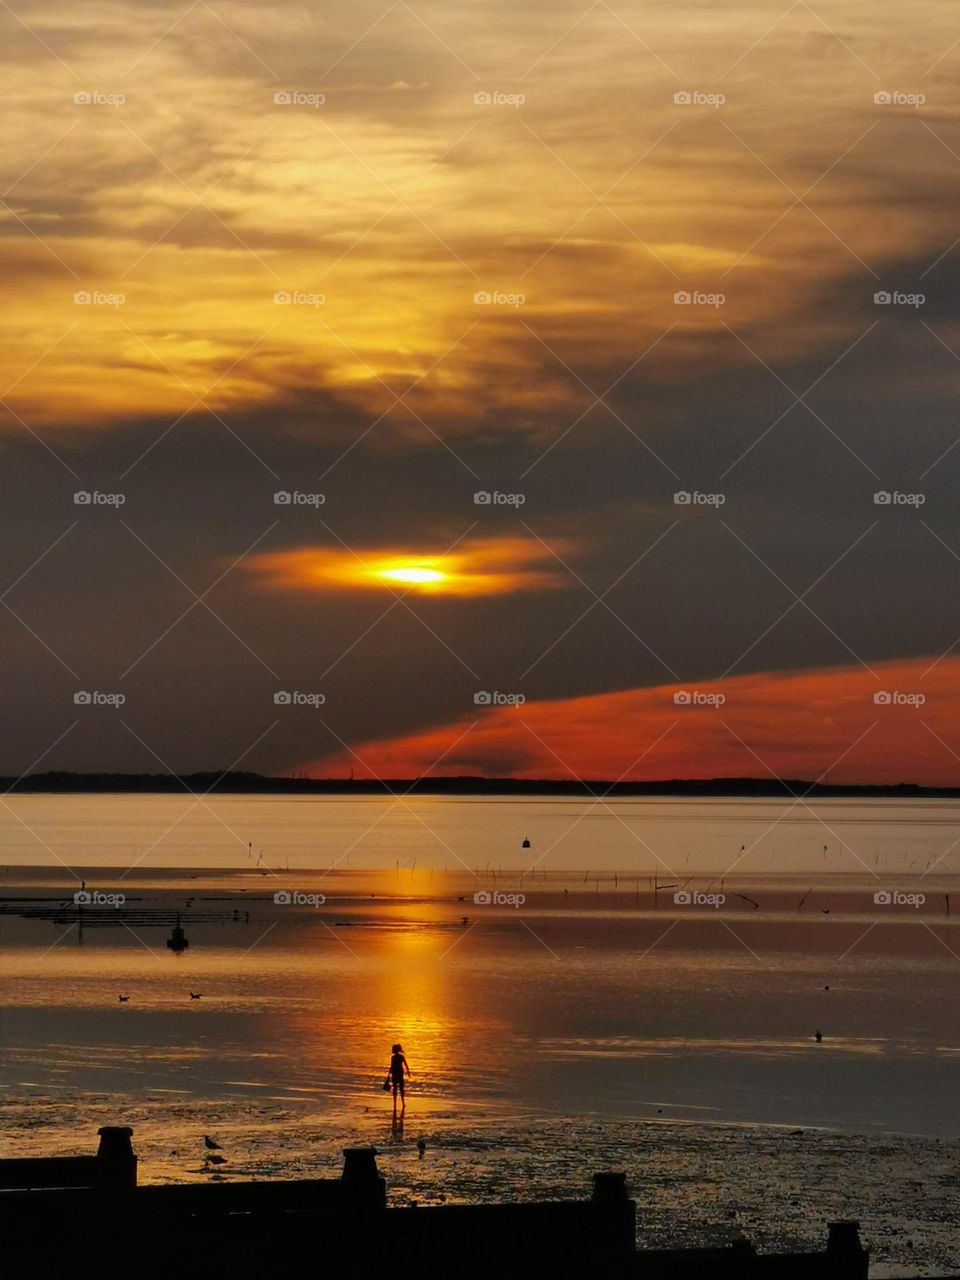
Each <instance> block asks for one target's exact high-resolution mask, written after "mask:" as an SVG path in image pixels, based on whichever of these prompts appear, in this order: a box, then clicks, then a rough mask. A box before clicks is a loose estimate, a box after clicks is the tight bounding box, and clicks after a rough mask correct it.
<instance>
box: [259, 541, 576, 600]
mask: <svg viewBox="0 0 960 1280" xmlns="http://www.w3.org/2000/svg"><path fill="white" fill-rule="evenodd" d="M553 545H554V547H555V548H556V550H557V553H558V554H561V555H562V554H564V553H567V552H569V551H570V550H571V546H572V544H571V543H570V542H568V541H565V540H564V541H559V540H555V541H554V544H553ZM247 568H248V569H249V570H250V571H251V572H253V573H255V574H257V575H258V576H259V577H260V579H261V581H262V582H263V584H264V585H265V586H268V587H274V588H279V589H281V590H291V591H312V592H316V593H321V592H324V591H349V590H357V589H370V588H377V589H379V590H381V591H385V590H393V591H396V592H403V591H410V590H413V591H417V592H427V593H429V594H444V595H458V596H480V595H501V594H505V593H507V592H511V591H520V590H535V589H537V588H545V587H546V588H549V587H560V586H563V585H565V584H566V583H568V582H569V581H570V579H569V577H567V578H566V579H565V577H564V575H562V574H560V573H558V571H557V562H556V560H555V559H554V558H553V557H552V556H551V554H550V552H549V551H548V550H547V549H546V548H545V547H543V546H542V545H541V544H539V543H538V542H535V541H534V540H533V539H532V538H509V537H502V538H474V539H472V540H469V541H465V542H462V543H460V544H458V545H457V546H456V547H454V548H453V549H452V550H450V551H444V550H442V549H441V551H440V552H427V553H425V554H424V553H422V552H419V551H417V550H412V551H411V550H410V549H409V548H402V547H401V548H388V547H375V548H361V549H360V550H358V551H353V550H351V549H349V548H346V547H294V548H292V549H290V550H287V551H271V552H266V553H264V554H262V555H257V556H251V557H250V559H249V560H248V561H247ZM411 569H412V570H414V571H415V572H416V573H423V572H424V571H426V573H425V575H424V577H425V580H423V581H411V580H410V579H408V578H405V577H404V576H403V575H404V574H405V573H407V572H409V571H410V570H411ZM427 575H429V576H427Z"/></svg>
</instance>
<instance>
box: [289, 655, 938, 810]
mask: <svg viewBox="0 0 960 1280" xmlns="http://www.w3.org/2000/svg"><path fill="white" fill-rule="evenodd" d="M935 662H936V660H935V659H928V658H914V659H908V660H904V661H896V662H886V663H880V664H878V665H875V667H874V670H875V672H876V677H874V676H873V675H871V673H870V672H868V671H866V670H864V669H863V668H862V667H859V666H857V667H834V668H831V669H825V670H820V671H801V672H790V673H776V672H774V673H769V672H763V673H758V674H753V675H748V676H737V677H734V678H732V679H727V680H723V681H715V682H702V683H700V684H692V683H691V684H690V685H687V686H684V687H681V686H677V685H661V686H657V687H655V688H647V689H629V690H624V691H622V692H619V693H611V694H597V695H590V696H586V697H580V698H569V699H566V700H563V701H555V702H527V703H525V704H522V705H519V706H515V705H500V706H497V705H492V706H476V707H474V708H472V709H471V713H470V714H468V715H464V716H463V717H462V718H460V719H459V720H457V721H456V722H455V723H453V724H448V725H444V726H440V727H437V728H434V729H429V730H426V731H425V732H423V733H419V734H412V735H410V736H409V737H404V738H395V739H386V740H381V741H375V742H368V743H364V744H362V745H360V746H358V747H357V748H356V753H355V754H352V753H345V752H341V753H338V754H336V755H331V756H327V757H323V758H321V759H320V760H318V761H315V762H314V763H313V764H312V765H311V766H310V769H311V771H312V772H313V774H314V775H315V776H316V775H319V776H323V775H324V774H337V773H340V772H343V771H348V770H349V769H351V768H352V769H354V770H355V772H356V773H357V774H358V776H362V775H364V774H366V775H370V776H375V777H381V778H410V777H417V776H421V775H423V774H426V773H434V774H438V775H444V776H452V775H457V774H486V775H488V776H489V775H497V774H499V775H501V776H502V775H506V774H509V775H512V776H514V777H518V778H557V779H569V778H571V777H575V778H609V779H617V778H621V777H623V778H625V779H638V780H650V779H670V778H713V777H737V776H741V777H742V776H752V777H760V778H762V777H769V776H771V775H776V776H778V777H785V778H808V779H811V780H814V779H820V778H822V779H823V780H824V781H829V782H833V783H871V782H873V783H897V782H916V783H925V784H929V785H940V786H956V785H960V736H958V734H957V726H956V703H957V695H958V692H960V657H952V658H946V659H944V660H942V661H940V662H936V665H934V663H935ZM884 695H886V696H884ZM721 698H722V699H723V701H722V702H720V699H721ZM955 752H956V753H957V754H954V753H955ZM438 761H440V763H439V764H438V763H437V762H438Z"/></svg>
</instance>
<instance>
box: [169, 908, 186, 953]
mask: <svg viewBox="0 0 960 1280" xmlns="http://www.w3.org/2000/svg"><path fill="white" fill-rule="evenodd" d="M189 945H190V940H189V939H188V938H187V936H186V934H185V933H184V932H183V929H182V927H181V925H180V917H179V915H178V916H177V923H176V924H175V925H174V926H173V931H172V932H171V934H170V937H169V938H168V939H167V946H168V947H169V948H170V950H171V951H186V949H187V947H189Z"/></svg>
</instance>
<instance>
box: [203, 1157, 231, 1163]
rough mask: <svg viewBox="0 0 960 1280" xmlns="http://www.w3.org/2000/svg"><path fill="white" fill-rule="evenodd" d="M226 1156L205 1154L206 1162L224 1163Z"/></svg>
mask: <svg viewBox="0 0 960 1280" xmlns="http://www.w3.org/2000/svg"><path fill="white" fill-rule="evenodd" d="M226 1163H227V1158H226V1156H207V1164H226Z"/></svg>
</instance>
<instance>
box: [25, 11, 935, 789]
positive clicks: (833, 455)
mask: <svg viewBox="0 0 960 1280" xmlns="http://www.w3.org/2000/svg"><path fill="white" fill-rule="evenodd" d="M0 58H2V60H3V72H4V88H3V92H2V100H0V112H2V115H3V134H4V143H5V145H4V148H3V152H2V156H0V168H2V173H0V184H2V185H0V278H2V281H3V306H2V307H0V391H2V394H0V448H2V457H3V466H2V469H0V493H2V503H3V530H4V536H3V540H2V577H0V602H2V603H3V606H4V608H3V610H0V644H2V654H3V662H2V664H0V699H2V706H3V708H4V712H5V714H4V733H3V735H2V738H0V771H2V772H3V773H6V774H12V775H18V774H20V773H23V772H25V771H27V770H30V769H31V768H33V767H36V768H62V769H83V770H95V769H105V770H130V771H139V770H149V771H152V772H163V771H164V770H167V769H170V770H175V771H188V770H195V769H224V770H226V769H229V768H231V767H241V768H246V769H255V770H259V771H261V772H264V773H289V772H290V771H292V770H295V769H296V770H299V769H305V770H308V771H310V772H311V773H313V774H314V775H317V776H325V775H326V774H330V773H335V774H343V773H345V772H349V771H350V770H351V769H353V770H354V772H355V773H356V775H357V776H372V775H379V776H384V777H392V778H398V777H408V776H415V775H416V774H418V773H421V772H425V771H431V770H433V771H435V772H438V773H487V774H497V775H500V774H515V775H517V776H522V777H557V778H569V777H571V776H588V777H594V778H598V777H604V778H610V779H613V778H619V777H621V776H623V777H628V778H671V777H710V776H714V775H724V776H729V775H731V774H737V775H742V774H750V775H754V776H768V775H770V774H771V773H778V774H785V775H788V776H791V777H807V778H811V779H814V778H819V777H825V778H829V779H830V780H831V781H833V782H842V781H856V782H865V781H877V782H897V781H916V782H931V783H938V784H953V785H960V728H958V722H957V716H956V708H957V705H958V695H960V647H958V645H960V608H958V600H960V596H958V591H957V587H958V583H960V506H958V503H957V501H956V492H957V484H958V476H960V447H957V445H958V443H960V420H958V416H957V413H956V404H957V392H958V389H960V302H958V298H960V288H958V286H960V242H958V235H960V231H958V227H957V220H956V209H957V206H958V199H960V88H958V80H960V23H958V21H957V19H956V15H955V13H953V12H952V11H951V9H950V8H949V7H948V6H945V5H943V4H940V3H930V2H928V0H921V2H920V3H917V4H914V5H912V6H910V7H909V8H906V7H905V6H903V5H902V4H901V5H894V4H892V3H888V2H887V0H880V2H879V3H870V4H868V3H865V2H861V0H825V2H823V3H815V4H807V3H806V2H805V0H795V2H794V3H793V4H789V3H780V0H776V2H771V0H763V2H758V3H737V2H736V0H734V2H733V3H731V4H729V5H723V6H718V5H716V4H715V3H706V2H704V3H696V2H694V0H679V2H678V0H657V2H655V3H648V4H645V5H641V4H639V3H636V2H635V0H615V2H612V3H610V4H607V3H605V2H604V0H597V2H596V3H594V4H592V5H591V4H589V3H587V2H586V0H578V2H577V3H565V2H564V0H550V2H549V3H547V2H540V0H531V2H530V3H525V4H524V5H522V6H519V7H518V6H517V5H516V4H513V3H505V2H502V0H489V2H488V3H484V4H482V5H480V4H472V5H462V6H461V5H453V6H451V5H448V4H441V3H439V2H438V0H413V2H412V3H410V4H408V3H406V2H405V0H397V2H396V3H390V2H389V0H377V2H376V3H373V4H366V3H363V2H362V0H361V2H359V3H357V4H354V5H351V6H344V5H342V4H341V5H334V4H332V3H312V2H311V0H306V2H301V3H296V4H275V3H245V2H244V0H232V2H230V3H220V2H219V0H211V2H210V3H207V2H206V0H196V2H195V3H192V4H191V3H188V2H187V0H184V2H183V3H180V4H169V3H163V2H160V0H157V2H156V3H152V2H141V3H134V2H133V0H91V3H87V4H83V5H81V6H69V5H63V4H60V5H54V4H52V3H45V2H40V0H13V3H11V4H10V5H9V6H8V5H6V4H2V5H0ZM877 295H879V301H878V300H877ZM886 299H889V300H886ZM77 494H80V495H82V496H83V497H84V498H85V497H86V496H88V495H89V501H85V500H79V501H78V500H77V499H76V496H75V495H77ZM877 494H880V495H882V496H883V497H884V498H886V497H888V496H889V499H890V500H889V501H883V500H881V501H877V500H876V495H877ZM478 496H479V499H480V500H478ZM686 499H689V500H686ZM84 693H86V694H90V695H91V696H90V698H89V699H83V698H80V699H79V701H78V698H77V695H78V694H84ZM279 693H289V694H291V695H293V694H297V693H299V694H306V695H311V697H308V698H307V699H306V700H304V699H300V700H297V699H296V698H294V697H292V696H291V698H290V699H288V700H284V699H280V701H276V698H277V695H278V694H279ZM95 695H100V696H99V698H98V697H97V696H95ZM118 695H120V696H122V697H123V699H125V700H124V701H123V702H122V704H120V705H116V704H117V703H118V701H119V698H118ZM312 695H322V701H320V699H319V698H318V697H316V696H312ZM486 695H489V696H486ZM677 695H682V696H681V697H680V699H679V700H678V698H677ZM877 695H880V696H879V697H878V696H877ZM684 696H686V698H687V700H686V701H685V700H684ZM105 699H106V700H105ZM521 699H522V700H523V701H521Z"/></svg>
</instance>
